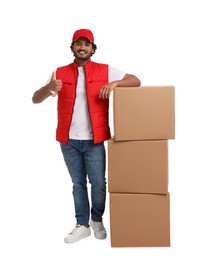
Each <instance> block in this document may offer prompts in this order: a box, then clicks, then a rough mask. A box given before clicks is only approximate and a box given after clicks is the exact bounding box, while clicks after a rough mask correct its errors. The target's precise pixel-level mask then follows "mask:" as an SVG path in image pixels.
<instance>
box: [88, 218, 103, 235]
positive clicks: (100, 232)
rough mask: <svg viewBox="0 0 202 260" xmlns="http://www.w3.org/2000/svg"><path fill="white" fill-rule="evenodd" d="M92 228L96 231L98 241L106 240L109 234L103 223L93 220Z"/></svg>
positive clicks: (91, 222)
mask: <svg viewBox="0 0 202 260" xmlns="http://www.w3.org/2000/svg"><path fill="white" fill-rule="evenodd" d="M90 226H91V228H92V229H93V230H94V236H95V237H96V238H98V239H105V238H106V237H107V232H106V230H105V228H104V225H103V222H102V221H101V222H96V221H93V220H92V219H91V221H90Z"/></svg>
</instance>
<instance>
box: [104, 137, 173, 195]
mask: <svg viewBox="0 0 202 260" xmlns="http://www.w3.org/2000/svg"><path fill="white" fill-rule="evenodd" d="M108 191H109V192H119V193H125V192H128V193H161V194H167V192H168V141H167V140H155V141H151V140H150V141H121V142H119V141H118V142H115V141H114V139H110V140H109V141H108Z"/></svg>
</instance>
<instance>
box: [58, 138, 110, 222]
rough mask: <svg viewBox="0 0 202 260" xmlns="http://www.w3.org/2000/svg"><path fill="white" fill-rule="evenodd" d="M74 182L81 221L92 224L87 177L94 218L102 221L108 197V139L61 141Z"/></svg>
mask: <svg viewBox="0 0 202 260" xmlns="http://www.w3.org/2000/svg"><path fill="white" fill-rule="evenodd" d="M60 146H61V150H62V153H63V156H64V160H65V163H66V165H67V168H68V171H69V174H70V176H71V179H72V183H73V198H74V206H75V216H76V221H77V224H81V225H88V223H89V216H90V206H89V198H88V190H87V177H88V180H89V183H90V184H91V204H92V206H91V218H92V220H93V221H102V215H103V213H104V210H105V200H106V178H105V168H106V155H105V147H104V143H98V144H94V143H93V140H72V139H70V140H69V141H68V143H67V144H62V143H61V144H60Z"/></svg>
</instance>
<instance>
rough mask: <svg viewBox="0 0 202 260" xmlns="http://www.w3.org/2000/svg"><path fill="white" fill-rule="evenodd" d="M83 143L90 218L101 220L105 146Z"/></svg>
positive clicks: (103, 194)
mask: <svg viewBox="0 0 202 260" xmlns="http://www.w3.org/2000/svg"><path fill="white" fill-rule="evenodd" d="M85 144H86V145H85V153H84V158H85V167H86V172H87V175H88V178H89V182H90V184H91V200H92V208H91V218H92V220H93V221H97V222H101V221H102V215H103V213H104V210H105V200H106V178H105V165H106V155H105V147H104V143H99V144H94V143H93V141H86V142H85Z"/></svg>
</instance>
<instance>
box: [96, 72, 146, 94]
mask: <svg viewBox="0 0 202 260" xmlns="http://www.w3.org/2000/svg"><path fill="white" fill-rule="evenodd" d="M140 85H141V82H140V80H139V79H138V78H137V77H136V76H135V75H132V74H125V76H124V77H123V79H121V80H116V81H113V82H111V83H109V84H106V85H104V86H103V87H102V89H101V91H100V96H99V97H100V98H103V99H105V98H109V97H110V94H111V92H112V90H113V89H114V88H116V87H139V86H140Z"/></svg>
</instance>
